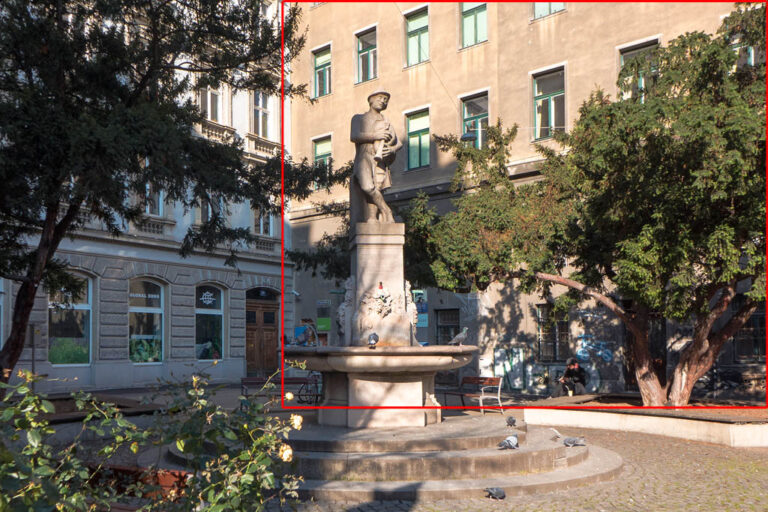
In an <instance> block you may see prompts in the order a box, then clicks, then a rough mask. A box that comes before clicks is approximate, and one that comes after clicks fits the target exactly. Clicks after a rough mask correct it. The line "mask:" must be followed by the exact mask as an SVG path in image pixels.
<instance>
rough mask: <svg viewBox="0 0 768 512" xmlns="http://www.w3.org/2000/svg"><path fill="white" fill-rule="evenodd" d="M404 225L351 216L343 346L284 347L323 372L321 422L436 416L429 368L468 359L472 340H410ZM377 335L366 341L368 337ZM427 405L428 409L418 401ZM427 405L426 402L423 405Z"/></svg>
mask: <svg viewBox="0 0 768 512" xmlns="http://www.w3.org/2000/svg"><path fill="white" fill-rule="evenodd" d="M404 243H405V225H404V224H395V223H392V224H379V223H357V224H355V226H354V233H353V235H352V238H351V249H352V279H351V284H350V285H349V287H348V289H347V295H346V297H345V300H344V304H343V305H342V306H341V307H342V308H344V309H343V311H344V314H343V318H344V332H345V339H344V340H343V341H342V343H343V345H342V346H335V347H334V346H332V347H296V346H286V347H285V357H286V358H287V359H291V360H297V361H306V368H307V369H309V370H315V371H319V372H322V374H323V395H324V396H323V402H322V403H321V404H320V406H319V407H320V408H319V411H318V422H319V423H320V425H329V426H343V427H352V428H365V427H399V426H402V427H406V426H409V427H416V426H426V425H428V424H431V423H439V422H440V421H441V414H440V403H439V402H438V401H437V398H436V397H435V374H436V373H437V372H438V371H444V370H451V369H454V368H459V367H461V366H464V365H465V364H467V363H469V362H470V361H472V358H473V357H474V354H475V353H476V352H477V350H478V349H477V347H474V346H462V347H458V346H445V345H442V346H426V347H422V346H421V345H419V343H418V342H417V341H416V337H415V332H416V330H415V323H416V306H415V304H413V301H412V300H411V298H410V297H409V295H410V293H409V291H408V288H407V285H406V282H405V278H404V269H403V245H404ZM374 333H375V334H376V336H377V337H378V339H379V341H378V343H376V345H375V346H374V347H373V348H369V347H368V337H369V336H370V335H372V334H374ZM425 407H427V408H425ZM428 407H431V409H428Z"/></svg>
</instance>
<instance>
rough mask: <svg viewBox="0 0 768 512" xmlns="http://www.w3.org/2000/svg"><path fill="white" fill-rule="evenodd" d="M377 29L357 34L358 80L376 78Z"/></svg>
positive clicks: (365, 80) (364, 80) (363, 80)
mask: <svg viewBox="0 0 768 512" xmlns="http://www.w3.org/2000/svg"><path fill="white" fill-rule="evenodd" d="M376 66H377V62H376V29H375V28H374V29H372V30H369V31H367V32H364V33H362V34H359V35H358V36H357V82H358V83H360V82H367V81H368V80H373V79H374V78H376Z"/></svg>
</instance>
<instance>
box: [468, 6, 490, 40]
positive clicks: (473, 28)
mask: <svg viewBox="0 0 768 512" xmlns="http://www.w3.org/2000/svg"><path fill="white" fill-rule="evenodd" d="M487 40H488V13H487V8H486V5H485V3H484V2H464V3H462V4H461V47H462V48H466V47H467V46H472V45H475V44H477V43H482V42H483V41H487Z"/></svg>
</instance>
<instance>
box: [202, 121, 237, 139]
mask: <svg viewBox="0 0 768 512" xmlns="http://www.w3.org/2000/svg"><path fill="white" fill-rule="evenodd" d="M200 133H202V134H203V136H204V137H206V138H208V139H211V140H218V141H229V140H231V139H232V137H233V136H234V135H235V129H234V128H232V127H231V126H224V125H223V124H219V123H217V122H215V121H210V120H205V121H203V122H202V124H201V125H200Z"/></svg>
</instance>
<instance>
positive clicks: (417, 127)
mask: <svg viewBox="0 0 768 512" xmlns="http://www.w3.org/2000/svg"><path fill="white" fill-rule="evenodd" d="M406 125H407V126H406V129H407V132H408V169H420V168H422V167H429V110H422V111H421V112H416V113H415V114H410V115H408V116H407V117H406Z"/></svg>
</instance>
